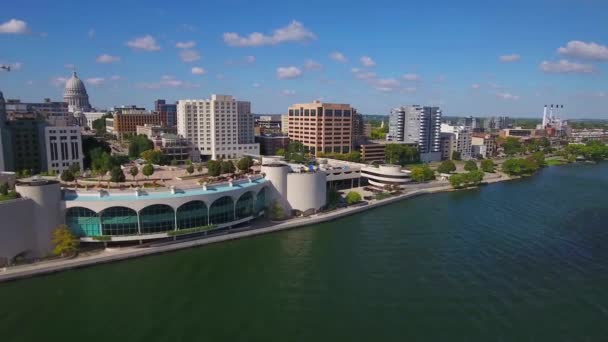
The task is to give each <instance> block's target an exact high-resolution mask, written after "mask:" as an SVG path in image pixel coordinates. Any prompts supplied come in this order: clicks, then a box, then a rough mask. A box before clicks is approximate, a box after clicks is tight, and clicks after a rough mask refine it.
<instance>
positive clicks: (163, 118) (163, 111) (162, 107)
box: [154, 99, 177, 127]
mask: <svg viewBox="0 0 608 342" xmlns="http://www.w3.org/2000/svg"><path fill="white" fill-rule="evenodd" d="M154 111H155V112H157V113H158V114H159V116H160V123H161V125H163V126H168V127H175V126H176V125H177V104H175V103H167V102H166V101H165V100H162V99H158V100H156V101H154Z"/></svg>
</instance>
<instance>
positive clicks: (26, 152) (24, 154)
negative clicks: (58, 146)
mask: <svg viewBox="0 0 608 342" xmlns="http://www.w3.org/2000/svg"><path fill="white" fill-rule="evenodd" d="M46 126H47V123H46V121H44V120H41V119H38V118H19V119H15V120H10V121H8V125H7V128H8V132H7V133H8V139H6V138H5V139H3V140H4V142H3V145H4V149H5V154H4V156H5V159H4V163H5V169H6V170H7V171H24V170H27V171H28V172H30V174H35V173H38V172H41V171H46V170H47V162H46V147H45V139H44V128H45V127H46ZM7 157H8V158H7Z"/></svg>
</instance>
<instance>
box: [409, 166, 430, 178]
mask: <svg viewBox="0 0 608 342" xmlns="http://www.w3.org/2000/svg"><path fill="white" fill-rule="evenodd" d="M410 177H411V178H412V180H413V181H414V182H426V181H430V180H433V179H435V172H434V171H433V170H431V169H430V168H429V167H428V166H426V165H424V166H417V167H413V168H412V170H411V174H410Z"/></svg>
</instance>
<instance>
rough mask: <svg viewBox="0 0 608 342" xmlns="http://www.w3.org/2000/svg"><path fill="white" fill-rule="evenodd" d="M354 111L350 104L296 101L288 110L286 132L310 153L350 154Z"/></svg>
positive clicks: (352, 141)
mask: <svg viewBox="0 0 608 342" xmlns="http://www.w3.org/2000/svg"><path fill="white" fill-rule="evenodd" d="M356 113H357V110H356V109H355V108H353V107H351V106H350V105H349V104H337V103H323V102H321V101H314V102H312V103H298V104H294V105H292V106H291V107H289V110H288V116H289V120H288V127H289V129H288V134H289V139H290V140H291V141H298V142H301V143H302V144H303V145H304V146H306V147H308V148H309V150H310V153H311V154H313V155H316V154H317V153H320V152H324V153H331V152H334V153H349V152H351V151H352V150H353V145H354V134H353V116H355V115H356Z"/></svg>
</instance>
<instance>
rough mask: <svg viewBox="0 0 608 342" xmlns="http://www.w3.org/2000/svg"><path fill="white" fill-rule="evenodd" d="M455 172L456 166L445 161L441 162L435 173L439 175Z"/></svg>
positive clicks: (451, 162)
mask: <svg viewBox="0 0 608 342" xmlns="http://www.w3.org/2000/svg"><path fill="white" fill-rule="evenodd" d="M454 171H456V164H454V162H453V161H451V160H446V161H444V162H442V163H441V164H440V165H439V167H438V168H437V172H439V173H451V172H454Z"/></svg>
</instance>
